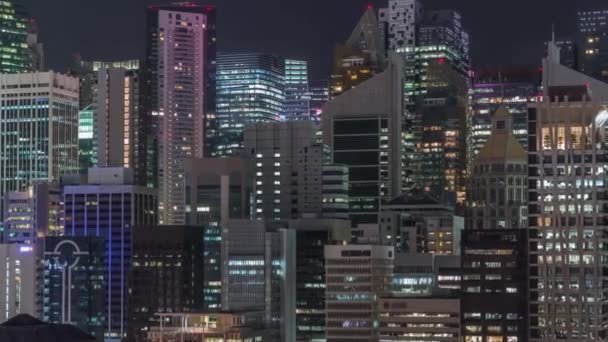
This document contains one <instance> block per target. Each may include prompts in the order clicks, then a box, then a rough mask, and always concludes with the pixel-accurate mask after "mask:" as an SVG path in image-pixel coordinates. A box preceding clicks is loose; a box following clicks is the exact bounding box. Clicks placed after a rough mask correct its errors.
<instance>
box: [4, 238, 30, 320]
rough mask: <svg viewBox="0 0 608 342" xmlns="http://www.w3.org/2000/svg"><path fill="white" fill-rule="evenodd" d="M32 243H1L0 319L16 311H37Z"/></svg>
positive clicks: (8, 316)
mask: <svg viewBox="0 0 608 342" xmlns="http://www.w3.org/2000/svg"><path fill="white" fill-rule="evenodd" d="M34 248H35V247H34V246H32V245H22V244H13V243H12V244H0V272H2V283H1V284H0V321H1V322H5V321H6V320H8V319H9V318H12V317H13V316H16V315H18V314H29V315H32V316H36V315H37V300H38V296H39V291H38V286H39V283H38V280H37V273H36V271H37V270H36V267H37V262H36V252H35V250H34Z"/></svg>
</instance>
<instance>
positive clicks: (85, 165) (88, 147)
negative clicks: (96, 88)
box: [78, 85, 97, 175]
mask: <svg viewBox="0 0 608 342" xmlns="http://www.w3.org/2000/svg"><path fill="white" fill-rule="evenodd" d="M81 89H82V85H81ZM94 132H95V111H94V110H93V105H92V104H91V105H88V106H86V107H85V108H82V109H81V110H79V111H78V166H79V169H80V174H82V175H86V174H87V170H89V169H90V168H92V167H94V166H97V146H96V145H97V144H96V143H95V138H94V135H95V133H94Z"/></svg>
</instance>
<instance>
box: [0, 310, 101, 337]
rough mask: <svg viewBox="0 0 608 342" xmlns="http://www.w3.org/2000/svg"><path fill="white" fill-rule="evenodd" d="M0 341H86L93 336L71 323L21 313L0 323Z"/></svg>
mask: <svg viewBox="0 0 608 342" xmlns="http://www.w3.org/2000/svg"><path fill="white" fill-rule="evenodd" d="M0 341H11V342H32V341H36V342H88V341H95V338H94V337H93V336H91V335H89V334H86V333H85V332H83V331H82V330H80V329H78V328H77V327H75V326H73V325H69V324H53V323H45V322H43V321H41V320H38V319H36V318H34V317H32V316H30V315H26V314H21V315H17V316H15V317H13V318H11V319H9V320H8V321H6V322H4V323H2V324H0Z"/></svg>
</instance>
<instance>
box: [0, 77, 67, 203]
mask: <svg viewBox="0 0 608 342" xmlns="http://www.w3.org/2000/svg"><path fill="white" fill-rule="evenodd" d="M78 86H79V84H78V79H76V78H72V77H68V76H64V75H61V74H56V73H52V72H47V73H27V74H2V75H0V170H2V171H1V172H0V197H4V194H6V193H7V192H9V191H23V190H25V189H26V188H27V187H28V186H30V185H31V184H32V183H33V182H46V181H58V180H59V177H60V176H62V175H64V174H73V173H77V172H78Z"/></svg>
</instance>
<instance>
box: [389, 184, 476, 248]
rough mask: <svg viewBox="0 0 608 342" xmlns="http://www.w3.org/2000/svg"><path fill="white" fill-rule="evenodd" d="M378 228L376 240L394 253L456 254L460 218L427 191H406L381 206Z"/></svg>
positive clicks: (462, 222) (451, 207)
mask: <svg viewBox="0 0 608 342" xmlns="http://www.w3.org/2000/svg"><path fill="white" fill-rule="evenodd" d="M379 225H380V230H379V241H380V242H381V243H382V244H383V245H388V246H394V248H395V251H396V252H401V253H408V254H418V253H429V254H438V255H441V254H454V255H457V254H460V236H461V233H462V230H463V229H464V218H463V217H462V216H459V215H458V214H457V213H456V211H455V208H454V206H453V205H449V204H446V203H445V202H444V201H441V200H439V199H437V198H436V197H433V196H432V195H431V194H430V193H428V192H425V191H420V190H418V191H412V192H406V193H404V194H402V195H400V196H398V197H396V198H394V199H392V200H391V201H389V202H387V203H385V204H383V205H382V212H381V213H380V222H379Z"/></svg>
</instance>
